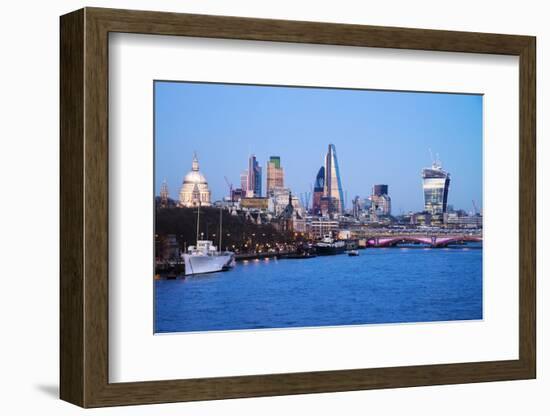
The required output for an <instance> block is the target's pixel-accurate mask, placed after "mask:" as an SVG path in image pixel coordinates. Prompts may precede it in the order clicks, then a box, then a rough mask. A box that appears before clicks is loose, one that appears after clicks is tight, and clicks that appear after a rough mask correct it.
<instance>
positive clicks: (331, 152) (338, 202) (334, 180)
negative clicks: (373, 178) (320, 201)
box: [324, 144, 344, 214]
mask: <svg viewBox="0 0 550 416" xmlns="http://www.w3.org/2000/svg"><path fill="white" fill-rule="evenodd" d="M324 196H326V197H329V198H331V201H332V203H331V205H330V206H331V209H332V211H331V213H337V214H342V213H343V212H344V191H343V189H342V180H341V178H340V168H339V167H338V158H337V156H336V147H335V146H334V145H333V144H329V145H328V152H327V155H326V158H325V192H324Z"/></svg>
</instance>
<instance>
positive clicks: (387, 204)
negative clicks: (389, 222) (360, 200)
mask: <svg viewBox="0 0 550 416" xmlns="http://www.w3.org/2000/svg"><path fill="white" fill-rule="evenodd" d="M370 201H371V211H372V213H373V214H374V215H375V216H380V215H382V216H388V215H391V198H390V196H389V195H388V185H374V186H373V187H372V194H371V196H370Z"/></svg>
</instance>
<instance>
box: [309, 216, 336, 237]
mask: <svg viewBox="0 0 550 416" xmlns="http://www.w3.org/2000/svg"><path fill="white" fill-rule="evenodd" d="M339 229H340V223H339V222H338V221H337V220H331V219H326V218H317V219H313V220H311V221H309V222H307V224H306V230H307V233H308V234H309V236H310V237H311V238H314V239H319V238H322V237H323V236H324V235H327V234H331V235H335V233H337V232H338V230H339Z"/></svg>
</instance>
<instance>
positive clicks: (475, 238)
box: [367, 235, 483, 248]
mask: <svg viewBox="0 0 550 416" xmlns="http://www.w3.org/2000/svg"><path fill="white" fill-rule="evenodd" d="M469 242H476V243H482V242H483V237H482V236H480V235H442V236H437V235H392V236H378V237H369V238H368V239H367V247H395V246H398V245H401V244H419V245H423V246H428V247H433V248H441V247H447V246H450V245H455V244H464V243H469Z"/></svg>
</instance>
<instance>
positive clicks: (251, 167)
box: [246, 155, 262, 198]
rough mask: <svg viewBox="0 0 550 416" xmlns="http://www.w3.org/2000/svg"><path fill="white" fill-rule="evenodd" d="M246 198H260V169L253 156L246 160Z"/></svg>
mask: <svg viewBox="0 0 550 416" xmlns="http://www.w3.org/2000/svg"><path fill="white" fill-rule="evenodd" d="M246 196H247V197H248V198H253V197H260V196H262V168H261V167H260V164H259V163H258V161H257V160H256V156H255V155H252V156H250V158H249V159H248V181H247V188H246Z"/></svg>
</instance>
